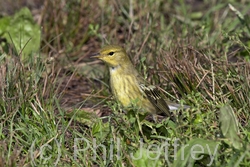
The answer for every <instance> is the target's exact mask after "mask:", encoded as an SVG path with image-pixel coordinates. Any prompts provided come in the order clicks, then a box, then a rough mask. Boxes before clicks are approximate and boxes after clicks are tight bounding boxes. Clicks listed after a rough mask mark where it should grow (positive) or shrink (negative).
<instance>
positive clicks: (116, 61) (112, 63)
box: [94, 45, 131, 68]
mask: <svg viewBox="0 0 250 167" xmlns="http://www.w3.org/2000/svg"><path fill="white" fill-rule="evenodd" d="M94 57H95V58H98V59H100V60H102V61H104V62H105V63H106V64H107V65H108V66H109V67H113V68H115V67H118V66H121V65H123V64H131V61H130V59H129V57H128V55H127V54H126V51H125V50H124V49H123V48H122V47H120V46H117V45H108V46H105V47H103V48H102V49H101V50H100V52H99V53H97V54H96V55H95V56H94Z"/></svg>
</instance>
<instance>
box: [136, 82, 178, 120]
mask: <svg viewBox="0 0 250 167" xmlns="http://www.w3.org/2000/svg"><path fill="white" fill-rule="evenodd" d="M139 86H140V89H141V90H142V91H143V92H144V93H145V94H146V96H147V98H148V99H149V101H150V102H151V103H152V104H153V105H154V107H155V108H157V109H158V110H159V111H160V112H161V113H163V114H165V115H166V116H168V117H170V118H171V119H172V120H173V121H175V118H174V117H173V115H171V113H170V110H169V107H168V104H167V103H166V101H165V100H164V99H163V98H162V96H161V95H160V92H159V91H158V90H157V88H156V87H155V86H152V85H150V86H146V85H145V84H139Z"/></svg>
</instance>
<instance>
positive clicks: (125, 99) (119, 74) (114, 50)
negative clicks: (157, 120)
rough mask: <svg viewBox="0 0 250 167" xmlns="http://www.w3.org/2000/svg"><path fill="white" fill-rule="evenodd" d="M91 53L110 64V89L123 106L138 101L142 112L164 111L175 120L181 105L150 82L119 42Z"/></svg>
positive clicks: (126, 106)
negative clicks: (175, 113) (167, 97)
mask: <svg viewBox="0 0 250 167" xmlns="http://www.w3.org/2000/svg"><path fill="white" fill-rule="evenodd" d="M92 57H93V58H98V59H100V60H102V61H103V62H104V63H106V64H107V66H108V68H109V75H110V88H111V92H112V94H113V96H114V97H115V99H116V100H117V101H118V102H119V103H120V104H121V105H122V107H123V108H125V109H126V108H129V107H131V105H136V106H137V109H138V110H139V111H140V112H147V113H150V114H152V115H153V116H155V115H163V116H166V117H170V119H171V120H172V121H173V122H176V118H175V116H174V115H173V114H172V113H171V111H172V110H177V109H178V108H180V107H181V105H179V104H175V103H172V102H167V101H166V100H165V98H164V97H163V95H162V94H161V93H160V92H159V90H158V89H157V87H155V86H154V85H150V84H148V82H147V81H146V80H145V79H143V77H142V75H140V74H139V72H138V71H137V70H136V68H135V67H134V65H133V63H132V61H131V60H130V57H129V56H128V54H127V53H126V51H125V49H124V48H122V47H121V46H119V45H107V46H104V47H103V48H101V49H100V51H99V52H98V53H96V54H94V55H93V56H92ZM182 107H183V108H188V106H182Z"/></svg>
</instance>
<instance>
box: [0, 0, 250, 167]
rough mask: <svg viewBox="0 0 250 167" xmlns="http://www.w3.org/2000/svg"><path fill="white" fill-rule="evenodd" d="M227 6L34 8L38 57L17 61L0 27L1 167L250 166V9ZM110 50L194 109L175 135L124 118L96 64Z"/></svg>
mask: <svg viewBox="0 0 250 167" xmlns="http://www.w3.org/2000/svg"><path fill="white" fill-rule="evenodd" d="M23 1H24V0H23ZM27 3H28V2H27ZM37 3H38V2H37ZM230 3H231V5H232V6H229V5H228V2H227V1H223V0H221V1H215V0H213V1H206V0H203V1H183V0H179V1H170V0H169V1H166V2H165V1H163V0H162V1H151V0H148V1H146V2H145V1H138V2H135V1H128V2H125V1H108V2H106V1H105V2H104V1H95V2H90V1H89V2H88V1H77V0H73V1H69V2H66V1H65V2H64V1H60V0H54V1H50V0H45V1H44V3H43V8H38V7H37V6H36V5H28V6H29V7H30V10H31V11H32V14H33V17H34V18H35V21H36V22H35V23H36V24H38V25H39V26H41V27H42V29H41V34H42V35H41V44H40V48H41V49H40V50H39V51H36V52H32V53H30V55H24V54H26V53H23V52H22V50H21V51H19V50H16V47H15V46H13V43H14V42H11V41H10V40H9V39H10V38H6V36H4V35H2V34H3V32H2V29H3V28H2V29H1V26H2V25H0V32H1V33H0V34H1V44H0V49H1V55H0V69H1V70H0V78H1V80H0V88H1V98H0V120H1V121H0V142H1V145H0V166H53V165H56V166H166V165H167V166H249V165H250V164H249V155H250V152H249V150H250V146H249V140H250V139H249V136H250V133H249V129H250V126H249V121H248V120H249V110H250V107H249V106H250V102H249V96H250V82H249V74H250V65H249V47H250V44H249V41H250V40H249V39H250V38H249V37H250V30H249V27H248V25H249V23H250V22H249V7H250V4H249V3H248V2H247V1H240V2H238V1H234V0H232V1H230ZM8 7H9V11H10V13H17V12H18V11H17V9H16V8H17V6H16V5H15V8H13V9H12V8H11V5H10V6H8ZM232 7H234V8H235V9H236V10H238V11H240V14H242V15H243V17H242V16H241V15H240V14H239V13H237V12H236V10H235V9H233V8H232ZM4 17H6V13H5V12H3V13H2V18H4ZM37 18H38V19H37ZM0 23H1V21H0ZM3 27H4V26H3ZM19 35H20V38H22V35H23V36H24V35H25V30H23V31H21V33H20V34H19ZM10 36H11V34H10ZM33 38H34V37H33ZM13 39H14V38H13ZM105 44H119V45H121V46H123V47H124V48H126V51H127V52H128V54H129V55H130V56H131V59H132V61H133V63H134V64H135V66H136V67H137V69H138V70H139V71H140V73H141V74H142V75H143V76H144V77H145V79H146V80H148V82H150V83H151V84H154V85H156V86H157V87H159V89H160V90H161V91H162V92H163V93H164V94H165V96H166V97H167V98H168V99H170V100H172V101H175V102H179V103H182V104H187V105H189V106H190V109H188V110H178V111H174V114H175V115H177V116H178V120H179V123H178V124H174V123H172V122H171V121H169V120H168V119H163V120H162V121H161V122H158V123H154V122H152V121H150V120H148V119H145V115H141V114H140V113H137V111H136V109H131V110H130V111H127V113H126V114H125V113H123V112H122V110H121V106H119V104H118V103H116V102H115V101H114V100H113V99H112V96H111V94H110V92H109V86H108V71H107V69H106V67H105V66H104V64H103V63H101V62H99V61H97V60H93V59H91V58H90V57H91V54H93V53H95V52H97V51H98V50H99V49H100V47H101V46H103V45H105ZM20 46H23V45H21V44H20ZM23 48H25V46H23ZM23 57H25V58H26V59H25V60H24V59H22V58H23ZM178 99H181V100H180V101H178Z"/></svg>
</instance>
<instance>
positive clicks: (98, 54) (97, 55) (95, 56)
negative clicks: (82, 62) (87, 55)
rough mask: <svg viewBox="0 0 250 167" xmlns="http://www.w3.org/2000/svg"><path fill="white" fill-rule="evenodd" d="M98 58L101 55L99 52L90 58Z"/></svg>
mask: <svg viewBox="0 0 250 167" xmlns="http://www.w3.org/2000/svg"><path fill="white" fill-rule="evenodd" d="M100 57H101V55H100V53H99V52H98V53H94V54H92V55H91V58H98V59H99V58H100Z"/></svg>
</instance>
